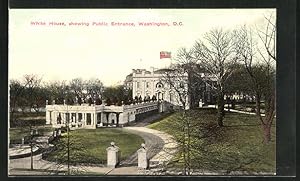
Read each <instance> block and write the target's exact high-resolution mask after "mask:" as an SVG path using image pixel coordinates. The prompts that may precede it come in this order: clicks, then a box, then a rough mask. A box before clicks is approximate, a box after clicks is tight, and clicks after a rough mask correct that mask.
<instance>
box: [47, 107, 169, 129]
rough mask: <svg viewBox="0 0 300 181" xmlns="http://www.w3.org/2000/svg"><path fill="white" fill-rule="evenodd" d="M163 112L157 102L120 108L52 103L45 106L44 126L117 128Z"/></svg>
mask: <svg viewBox="0 0 300 181" xmlns="http://www.w3.org/2000/svg"><path fill="white" fill-rule="evenodd" d="M163 111H164V109H163V105H162V103H160V102H159V101H148V102H142V103H136V104H131V105H122V106H116V105H110V106H107V105H105V104H104V103H103V104H102V105H96V104H91V105H89V104H81V105H78V104H77V105H67V104H55V103H52V104H51V105H46V124H51V125H52V126H53V127H56V128H60V127H64V126H67V124H68V123H69V126H70V127H71V128H89V129H95V128H97V127H118V126H124V125H126V124H128V123H130V122H133V121H137V120H139V119H143V118H144V117H146V116H148V115H150V114H156V113H159V112H163Z"/></svg>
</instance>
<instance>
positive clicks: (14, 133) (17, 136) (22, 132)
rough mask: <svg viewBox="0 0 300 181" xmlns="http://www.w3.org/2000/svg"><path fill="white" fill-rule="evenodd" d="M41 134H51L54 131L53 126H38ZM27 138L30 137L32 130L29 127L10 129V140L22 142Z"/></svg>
mask: <svg viewBox="0 0 300 181" xmlns="http://www.w3.org/2000/svg"><path fill="white" fill-rule="evenodd" d="M36 128H37V130H38V132H39V134H41V135H43V134H44V133H46V132H51V131H52V130H54V128H52V127H51V126H48V125H45V126H38V127H36ZM25 136H30V129H29V127H16V128H10V129H9V139H10V140H21V139H22V138H23V137H25Z"/></svg>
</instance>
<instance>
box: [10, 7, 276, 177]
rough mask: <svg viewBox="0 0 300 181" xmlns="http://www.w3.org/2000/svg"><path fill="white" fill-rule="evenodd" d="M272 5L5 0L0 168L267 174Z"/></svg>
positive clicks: (272, 149) (272, 165)
mask: <svg viewBox="0 0 300 181" xmlns="http://www.w3.org/2000/svg"><path fill="white" fill-rule="evenodd" d="M276 30H277V29H276V9H261V8H260V9H10V10H9V72H8V75H9V127H8V132H9V150H8V153H9V154H8V163H9V165H8V172H9V173H8V175H9V176H20V175H32V176H36V175H49V176H52V175H60V176H69V175H77V176H106V175H108V176H110V175H124V176H127V175H152V176H160V175H164V176H165V175H169V176H180V175H183V176H185V175H216V176H218V175H276V100H275V98H276V96H275V90H276V86H275V80H276V59H277V58H276V35H277V32H276Z"/></svg>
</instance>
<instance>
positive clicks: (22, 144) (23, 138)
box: [22, 137, 25, 145]
mask: <svg viewBox="0 0 300 181" xmlns="http://www.w3.org/2000/svg"><path fill="white" fill-rule="evenodd" d="M24 140H25V139H24V137H23V138H22V145H24V142H25V141H24Z"/></svg>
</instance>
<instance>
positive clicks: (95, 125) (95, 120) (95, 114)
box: [94, 112, 97, 128]
mask: <svg viewBox="0 0 300 181" xmlns="http://www.w3.org/2000/svg"><path fill="white" fill-rule="evenodd" d="M94 127H95V128H96V127H97V113H96V112H95V113H94Z"/></svg>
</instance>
